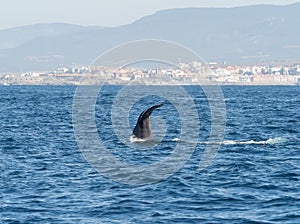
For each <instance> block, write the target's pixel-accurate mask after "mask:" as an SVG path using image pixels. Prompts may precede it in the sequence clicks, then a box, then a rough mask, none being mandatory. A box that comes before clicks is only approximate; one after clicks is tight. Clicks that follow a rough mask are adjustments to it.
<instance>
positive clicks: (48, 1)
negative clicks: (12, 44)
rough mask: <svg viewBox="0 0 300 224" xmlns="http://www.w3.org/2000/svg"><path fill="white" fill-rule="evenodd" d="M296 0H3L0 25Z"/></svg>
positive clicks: (114, 21) (99, 22)
mask: <svg viewBox="0 0 300 224" xmlns="http://www.w3.org/2000/svg"><path fill="white" fill-rule="evenodd" d="M297 2H298V3H299V2H300V0H291V1H286V0H228V1H223V0H222V1H221V0H203V1H200V0H197V1H196V0H164V1H161V0H126V1H120V0H119V1H118V0H110V1H104V0H84V1H82V0H79V1H73V0H43V1H40V0H26V1H19V0H10V1H5V2H3V1H2V4H1V7H0V29H7V28H11V27H16V26H24V25H31V24H36V23H57V22H58V23H72V24H78V25H85V26H93V25H94V26H106V27H115V26H120V25H125V24H129V23H132V22H134V21H135V20H137V19H139V18H141V17H143V16H147V15H151V14H153V13H155V12H157V11H159V10H163V9H171V8H188V7H236V6H245V5H256V4H274V5H289V4H293V3H297Z"/></svg>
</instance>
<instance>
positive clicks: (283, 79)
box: [0, 62, 300, 85]
mask: <svg viewBox="0 0 300 224" xmlns="http://www.w3.org/2000/svg"><path fill="white" fill-rule="evenodd" d="M93 84H112V85H118V84H120V85H124V84H125V85H126V84H137V85H138V84H140V85H178V84H179V85H197V84H220V85H300V63H273V64H271V65H235V66H233V65H226V63H223V64H222V65H219V64H218V63H214V62H211V63H206V64H204V63H201V62H191V63H180V64H179V65H178V66H173V67H159V66H157V67H155V68H147V69H145V68H139V67H122V68H115V67H105V66H73V67H61V68H57V69H56V70H54V71H34V72H25V73H3V74H0V85H93Z"/></svg>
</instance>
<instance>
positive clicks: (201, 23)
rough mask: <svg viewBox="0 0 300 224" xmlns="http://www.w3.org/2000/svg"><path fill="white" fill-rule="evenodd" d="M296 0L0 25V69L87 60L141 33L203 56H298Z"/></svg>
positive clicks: (233, 59)
mask: <svg viewBox="0 0 300 224" xmlns="http://www.w3.org/2000/svg"><path fill="white" fill-rule="evenodd" d="M299 12H300V4H293V5H289V6H270V5H258V6H247V7H237V8H228V9H224V8H186V9H171V10H163V11H160V12H157V13H155V14H153V15H150V16H146V17H144V18H141V19H140V20H138V21H136V22H134V23H132V24H129V25H126V26H120V27H115V28H103V27H83V26H77V25H69V24H39V25H32V26H27V27H18V28H13V29H7V30H0V71H20V70H23V71H25V70H37V69H52V68H56V67H58V66H68V65H72V64H89V63H90V62H91V61H92V60H93V59H94V58H95V57H97V56H98V55H99V54H101V53H103V52H104V51H105V50H108V49H109V48H111V47H114V46H115V45H117V44H120V43H123V42H126V41H130V40H137V39H143V38H147V39H149V38H155V39H164V40H171V41H175V42H178V43H180V44H183V45H185V46H187V47H189V48H191V49H193V50H194V51H196V52H197V53H198V54H199V55H200V56H202V57H203V58H204V59H206V60H207V61H219V62H221V61H223V60H226V61H227V62H228V63H254V62H270V61H274V60H276V61H279V60H300V38H299V37H300V29H299V27H300V14H299Z"/></svg>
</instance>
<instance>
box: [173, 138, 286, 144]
mask: <svg viewBox="0 0 300 224" xmlns="http://www.w3.org/2000/svg"><path fill="white" fill-rule="evenodd" d="M172 141H174V142H187V143H195V142H190V141H185V140H182V139H179V138H174V139H173V140H172ZM287 141H288V140H287V139H286V138H282V137H276V138H270V139H268V140H266V141H254V140H249V141H236V140H224V141H222V142H197V144H205V145H210V144H218V145H267V144H268V145H274V144H281V143H285V142H287Z"/></svg>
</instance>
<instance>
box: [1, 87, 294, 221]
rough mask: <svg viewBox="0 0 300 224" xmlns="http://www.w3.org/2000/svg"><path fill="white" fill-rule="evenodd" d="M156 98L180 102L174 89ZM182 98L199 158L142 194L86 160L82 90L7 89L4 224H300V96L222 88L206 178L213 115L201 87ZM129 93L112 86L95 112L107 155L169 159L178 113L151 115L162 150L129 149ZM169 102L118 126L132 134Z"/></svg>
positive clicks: (169, 109) (149, 100)
mask: <svg viewBox="0 0 300 224" xmlns="http://www.w3.org/2000/svg"><path fill="white" fill-rule="evenodd" d="M133 88H143V87H133ZM157 88H170V89H171V90H172V88H174V90H173V91H174V94H176V87H164V86H161V87H157ZM184 88H185V89H186V91H187V92H188V93H189V95H190V96H191V97H192V99H193V101H194V102H195V105H196V107H197V111H198V115H199V118H197V119H199V120H200V129H199V139H196V141H198V142H199V143H198V144H197V147H196V149H195V151H194V153H193V154H192V156H191V158H190V159H189V160H188V161H187V162H186V163H185V165H184V166H183V167H178V171H177V172H175V173H174V174H173V175H171V176H170V177H169V178H167V179H165V180H162V181H160V182H157V183H154V184H145V185H141V186H134V185H130V184H123V183H120V182H116V181H114V180H111V179H110V178H107V177H105V176H102V175H101V174H100V173H99V172H98V171H97V170H96V169H94V167H93V166H92V165H91V164H90V163H89V162H88V161H87V160H86V159H85V157H84V155H83V154H82V153H81V150H80V148H79V147H78V144H77V142H76V138H75V135H74V129H73V123H72V107H73V97H74V94H75V91H76V87H75V86H0V96H1V98H0V110H1V120H0V133H1V135H0V149H1V187H0V188H1V199H0V200H1V201H0V204H1V208H0V209H1V210H0V211H1V223H300V87H299V86H224V87H222V90H223V94H224V101H225V103H226V114H227V118H226V130H225V136H224V142H222V144H221V145H220V149H219V151H218V154H217V156H216V158H215V159H214V161H213V162H212V164H211V165H210V166H209V167H207V168H206V169H203V170H199V169H198V165H199V162H200V160H201V155H202V154H203V152H204V150H205V147H206V144H205V142H207V141H209V134H210V129H211V119H212V118H211V112H210V107H209V103H208V101H207V99H206V98H205V94H204V93H203V91H202V90H201V88H200V87H197V86H187V87H184ZM121 89H122V86H104V87H103V88H102V90H101V92H100V94H99V97H98V100H97V104H96V107H95V112H96V117H95V118H96V119H95V120H96V126H97V128H98V133H99V136H100V138H101V140H102V141H103V142H104V143H105V146H106V147H107V148H108V149H109V150H110V152H111V154H112V155H114V156H116V157H118V158H119V159H121V160H123V161H125V162H128V163H131V164H135V165H137V166H138V165H141V166H142V165H149V164H152V163H154V162H156V161H159V160H160V159H161V158H164V157H166V156H168V155H169V154H170V153H172V150H173V148H174V147H175V146H176V144H178V143H177V142H174V141H168V138H169V139H173V138H180V117H179V115H178V112H177V111H176V108H175V107H173V106H172V104H171V103H166V105H164V106H163V107H161V108H159V109H158V110H157V111H154V112H153V115H152V116H153V120H152V121H153V131H154V133H155V134H156V135H159V131H160V130H159V129H155V125H154V124H155V120H157V119H161V120H163V121H164V125H165V126H166V133H167V134H166V136H163V139H164V141H162V142H161V143H159V144H156V145H155V146H154V147H152V148H151V149H149V150H140V151H138V150H135V149H131V148H130V147H128V145H125V144H123V143H122V142H121V141H120V140H119V139H118V137H117V135H116V133H115V131H114V130H113V125H112V122H111V110H112V105H113V103H114V100H115V97H116V95H117V94H118V92H119V91H120V90H121ZM161 100H163V99H162V98H161V97H155V92H154V93H153V96H149V97H146V98H143V99H141V100H140V101H138V102H136V103H135V106H134V107H133V108H132V110H131V112H130V114H129V115H126V114H125V115H124V114H120V119H125V118H126V117H127V119H128V120H129V123H130V127H131V128H133V127H134V125H135V122H136V119H137V117H138V115H139V113H141V112H142V110H143V109H145V108H147V107H148V106H149V105H152V104H153V103H157V102H160V101H161ZM128 101H130V98H128ZM190 120H191V121H192V120H193V117H190ZM159 121H160V120H159ZM158 123H161V122H158ZM156 124H157V123H156ZM130 134H131V133H128V137H129V136H130ZM100 159H101V158H99V160H100Z"/></svg>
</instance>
